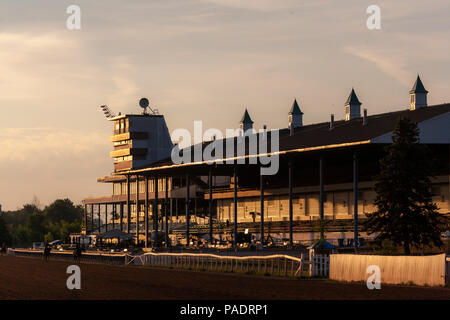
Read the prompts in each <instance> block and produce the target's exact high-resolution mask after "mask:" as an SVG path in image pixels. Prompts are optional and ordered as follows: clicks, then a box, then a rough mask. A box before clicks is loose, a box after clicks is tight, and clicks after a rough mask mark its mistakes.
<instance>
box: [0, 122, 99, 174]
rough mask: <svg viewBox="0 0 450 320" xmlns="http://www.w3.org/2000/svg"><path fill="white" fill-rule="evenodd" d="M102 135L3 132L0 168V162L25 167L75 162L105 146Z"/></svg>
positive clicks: (47, 130) (27, 130)
mask: <svg viewBox="0 0 450 320" xmlns="http://www.w3.org/2000/svg"><path fill="white" fill-rule="evenodd" d="M105 141H107V136H106V134H105V133H104V132H103V133H102V132H83V131H81V130H74V129H61V128H49V127H41V128H40V127H36V128H3V129H2V130H0V151H1V152H0V166H1V163H2V162H4V161H14V162H26V163H27V165H28V166H29V165H31V164H32V163H39V162H40V161H44V160H52V161H57V159H58V158H73V157H76V158H79V157H82V156H83V157H84V156H85V155H87V154H91V153H96V152H97V150H98V149H99V148H103V149H104V148H105V145H107V142H106V143H105Z"/></svg>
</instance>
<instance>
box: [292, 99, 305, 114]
mask: <svg viewBox="0 0 450 320" xmlns="http://www.w3.org/2000/svg"><path fill="white" fill-rule="evenodd" d="M289 114H300V115H301V114H303V112H302V111H301V110H300V107H299V106H298V103H297V99H294V103H293V104H292V107H291V111H289Z"/></svg>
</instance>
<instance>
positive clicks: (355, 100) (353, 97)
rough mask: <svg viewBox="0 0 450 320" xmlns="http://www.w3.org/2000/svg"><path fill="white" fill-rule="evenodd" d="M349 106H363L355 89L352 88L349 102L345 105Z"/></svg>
mask: <svg viewBox="0 0 450 320" xmlns="http://www.w3.org/2000/svg"><path fill="white" fill-rule="evenodd" d="M349 104H359V105H361V102H359V99H358V97H357V96H356V93H355V89H353V88H352V92H351V93H350V95H349V96H348V99H347V102H346V103H345V105H349Z"/></svg>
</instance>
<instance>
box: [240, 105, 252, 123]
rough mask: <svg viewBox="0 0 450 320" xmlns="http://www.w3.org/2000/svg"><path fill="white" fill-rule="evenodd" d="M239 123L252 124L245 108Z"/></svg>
mask: <svg viewBox="0 0 450 320" xmlns="http://www.w3.org/2000/svg"><path fill="white" fill-rule="evenodd" d="M241 123H253V121H252V119H251V118H250V115H249V114H248V111H247V108H245V112H244V115H243V116H242V119H241Z"/></svg>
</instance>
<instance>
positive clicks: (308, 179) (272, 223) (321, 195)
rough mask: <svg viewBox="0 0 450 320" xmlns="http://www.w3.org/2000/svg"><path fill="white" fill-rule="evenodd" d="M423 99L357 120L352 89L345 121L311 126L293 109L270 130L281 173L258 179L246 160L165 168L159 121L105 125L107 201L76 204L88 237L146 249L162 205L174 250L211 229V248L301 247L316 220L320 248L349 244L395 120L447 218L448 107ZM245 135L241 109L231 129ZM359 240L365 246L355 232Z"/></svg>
mask: <svg viewBox="0 0 450 320" xmlns="http://www.w3.org/2000/svg"><path fill="white" fill-rule="evenodd" d="M427 93H428V91H426V90H425V88H424V86H423V83H422V81H421V80H420V78H419V77H418V78H417V81H416V83H415V85H414V87H413V89H412V90H411V92H410V95H411V101H410V107H409V108H408V109H406V110H405V109H403V110H397V111H396V110H392V111H391V112H388V113H383V114H376V115H370V116H368V115H367V110H366V109H364V113H363V115H362V116H361V109H360V107H361V102H360V101H359V99H358V97H357V95H356V92H355V90H354V89H352V91H351V93H350V95H349V98H348V99H347V101H346V103H345V104H344V107H345V108H343V109H344V110H343V111H345V118H344V120H337V121H335V120H334V115H332V116H331V121H329V122H322V123H316V124H310V125H304V124H303V115H304V114H303V112H302V111H301V110H300V106H299V105H298V103H297V101H296V100H295V101H294V103H293V105H292V107H291V109H290V111H289V112H288V128H284V129H281V130H280V131H279V136H280V146H279V147H280V155H279V156H280V169H279V171H278V173H277V174H276V175H274V176H266V177H263V179H261V177H260V167H259V165H255V164H250V163H249V162H248V159H247V160H246V162H245V164H240V165H237V166H234V165H229V164H228V165H227V164H217V163H216V164H215V165H208V164H207V163H205V162H198V161H197V162H195V161H192V162H191V163H188V164H184V165H176V164H174V163H172V161H171V158H170V150H171V148H172V142H171V141H170V138H169V134H168V130H167V127H166V124H165V121H164V118H163V117H162V116H159V117H155V116H136V115H124V116H120V117H117V118H112V119H111V121H114V125H115V128H114V134H113V136H112V137H111V141H112V142H113V143H114V151H113V152H111V157H113V158H114V173H113V174H112V175H109V176H107V177H103V178H99V179H98V181H99V182H102V183H111V185H112V195H110V196H105V197H97V198H86V199H85V200H84V204H85V208H86V216H85V225H86V227H87V228H86V230H87V233H95V232H99V231H100V232H102V231H105V230H107V229H108V230H109V229H112V228H119V229H121V230H124V231H126V232H129V233H132V234H135V235H136V236H138V237H139V241H142V242H143V243H146V241H147V240H148V239H149V237H150V236H149V234H150V233H151V231H152V230H155V229H157V230H165V225H166V223H165V215H166V211H165V210H164V208H165V207H164V206H165V204H167V208H168V210H167V216H168V221H167V225H168V228H169V231H170V237H171V238H172V239H173V241H175V242H176V241H182V242H183V243H186V240H185V239H186V237H189V238H190V239H191V238H192V237H196V238H197V237H205V238H208V235H209V233H210V231H211V230H212V236H213V238H215V239H219V238H220V239H229V240H232V239H234V238H235V237H236V235H237V234H239V233H241V232H244V230H246V229H248V233H249V234H251V235H253V237H254V238H256V239H259V237H260V235H261V233H264V236H265V238H267V237H268V236H269V235H270V237H271V238H272V239H278V240H279V241H291V240H292V241H293V242H294V243H298V242H302V243H305V244H307V243H310V242H311V241H312V240H314V239H315V238H317V237H318V231H317V222H318V220H319V219H320V218H322V219H324V220H325V221H326V236H327V240H328V241H330V242H332V243H334V244H338V245H345V244H347V243H351V242H352V241H353V240H354V239H355V237H354V236H355V235H354V221H355V220H354V218H355V217H358V218H359V219H360V220H361V219H364V217H365V213H369V212H373V211H374V210H376V207H375V206H374V204H373V201H374V199H375V196H376V194H375V191H374V181H373V176H374V175H375V174H377V173H378V160H379V159H380V158H381V157H382V156H383V155H384V150H383V148H384V146H385V145H386V144H389V143H391V142H392V140H391V137H392V134H393V130H394V128H395V125H396V123H397V121H398V119H399V118H401V117H409V118H410V119H411V120H412V121H414V122H416V123H417V124H418V126H419V129H420V142H421V143H424V144H427V145H428V146H429V148H430V150H431V151H432V153H433V156H435V157H436V158H437V159H438V160H439V161H438V165H437V166H436V167H435V168H433V169H434V174H435V177H434V178H433V201H435V202H436V204H437V205H438V207H439V211H440V212H442V213H446V214H449V212H450V205H449V175H450V172H449V151H448V150H449V145H450V104H441V105H435V106H428V105H427V99H426V95H427ZM252 127H253V121H252V120H251V118H250V114H249V113H248V111H247V110H245V113H244V116H243V117H242V119H241V122H240V128H241V129H243V130H246V129H249V128H252ZM267 134H269V135H270V134H271V131H268V132H267ZM209 143H211V142H204V143H203V145H202V147H203V148H204V147H206V146H207V145H208V144H209ZM223 144H224V146H225V145H226V141H225V140H224V141H223ZM224 154H225V153H224ZM412 161H413V159H412ZM235 169H236V171H234V170H235ZM355 173H356V176H355ZM235 174H236V176H234V175H235ZM210 175H211V179H209V176H210ZM290 177H292V179H290ZM261 182H262V184H261ZM209 185H210V186H211V189H210V188H209ZM235 186H236V189H235ZM166 190H167V191H166ZM188 191H189V192H188ZM235 191H236V192H235ZM166 192H167V197H168V199H167V201H165V197H166ZM210 194H211V195H212V197H210ZM235 195H236V196H235ZM210 199H212V200H211V208H212V211H210V209H209V208H210ZM187 204H188V205H187ZM136 212H138V214H136ZM99 213H100V214H99ZM261 213H263V215H261ZM136 217H138V219H137V218H136ZM153 217H155V218H156V217H157V218H156V219H153ZM211 217H212V220H211V219H210V218H211ZM236 217H237V225H236V228H235V224H234V222H235V221H236ZM262 218H263V219H262ZM105 220H106V222H105ZM137 221H138V228H137V229H136V222H137ZM358 236H359V237H360V238H367V237H368V236H367V235H366V234H365V233H363V232H359V233H358Z"/></svg>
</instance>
